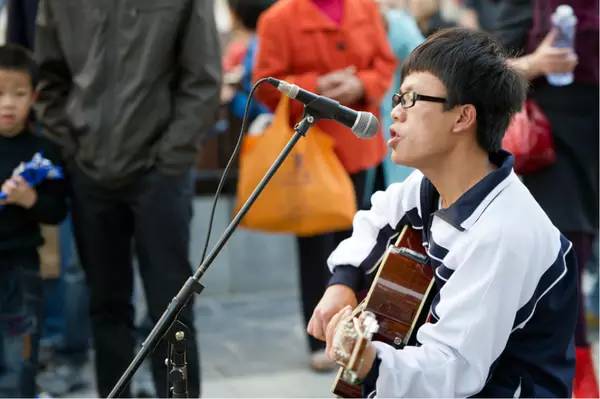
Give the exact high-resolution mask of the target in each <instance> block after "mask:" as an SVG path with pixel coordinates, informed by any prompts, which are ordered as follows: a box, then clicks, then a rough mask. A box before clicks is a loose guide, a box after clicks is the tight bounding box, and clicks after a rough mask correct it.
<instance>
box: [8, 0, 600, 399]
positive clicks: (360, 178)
mask: <svg viewBox="0 0 600 399" xmlns="http://www.w3.org/2000/svg"><path fill="white" fill-rule="evenodd" d="M80 3H81V4H80ZM107 3H108V2H107ZM112 3H115V4H117V3H118V6H115V7H112V8H111V7H108V6H100V5H98V3H94V0H80V1H79V2H73V1H63V0H46V1H40V2H38V1H37V0H0V8H2V9H3V13H5V18H6V22H7V27H6V43H12V44H14V45H19V46H22V47H23V48H27V49H29V50H30V51H31V53H24V54H26V55H27V54H33V60H35V63H36V64H37V66H38V69H36V72H32V73H31V76H30V78H31V84H32V85H35V82H37V81H38V80H39V84H38V85H37V88H38V89H39V94H33V90H32V93H30V94H31V95H32V101H31V102H32V104H33V103H34V102H35V104H33V105H32V106H33V109H34V112H32V116H31V117H29V118H28V120H27V121H26V123H25V124H24V125H23V126H21V128H22V130H23V131H26V133H27V134H31V135H32V136H38V135H42V136H44V137H45V140H46V139H48V142H49V145H51V146H52V148H54V149H55V150H56V153H57V154H58V155H57V156H56V158H55V162H56V163H57V164H60V165H62V166H63V167H64V169H65V171H66V172H67V173H66V175H67V180H66V187H64V188H63V189H62V190H63V194H62V195H64V196H65V198H66V200H65V203H66V205H65V206H68V209H69V211H68V215H67V216H66V218H65V220H64V221H63V222H61V223H60V224H59V226H50V225H49V224H47V222H53V223H56V222H59V221H60V220H46V219H44V218H37V219H35V223H36V229H37V224H40V225H41V229H40V232H39V233H37V230H36V232H34V233H31V234H32V235H34V236H36V234H37V235H39V237H40V239H39V240H38V239H37V236H36V240H34V244H31V245H30V246H25V247H23V246H22V245H21V244H15V245H13V246H8V245H4V243H3V240H7V238H6V237H8V233H7V235H6V236H5V235H2V234H3V233H2V232H3V229H2V227H1V226H0V255H1V256H2V257H4V258H5V259H12V258H11V257H13V258H15V257H16V259H20V258H19V257H20V256H21V255H22V254H24V253H27V251H29V250H31V249H32V248H34V249H35V248H37V247H38V245H39V244H41V242H42V239H41V238H43V241H44V245H43V246H42V245H39V261H36V260H33V261H31V262H30V263H31V265H32V266H35V265H36V264H39V265H40V272H39V273H37V274H36V273H34V274H36V277H33V278H31V277H29V279H30V280H36V281H38V283H39V284H38V283H30V284H29V285H28V284H24V285H23V287H21V288H20V290H21V291H22V292H21V295H22V296H24V297H34V298H35V301H38V302H39V304H37V305H36V304H34V305H31V304H28V303H27V301H24V305H23V307H22V308H19V309H17V310H18V312H21V313H20V315H21V316H23V315H27V316H28V317H29V316H32V317H35V318H36V320H38V321H34V322H33V327H31V326H29V327H28V328H24V329H20V330H19V331H18V332H15V331H13V330H14V329H11V327H10V326H9V325H8V324H7V323H4V324H2V326H1V328H2V330H1V331H0V337H1V338H2V340H0V356H4V358H3V359H2V358H0V396H35V395H38V394H39V393H40V392H45V393H47V394H49V395H52V396H57V397H60V396H65V395H68V394H69V392H72V391H73V390H76V389H78V388H80V387H81V386H82V385H85V384H90V381H87V380H86V378H85V377H84V375H83V374H82V365H83V364H84V363H86V362H89V361H90V359H91V357H90V351H91V350H92V349H93V350H94V351H95V356H94V357H93V359H94V361H95V371H96V379H97V383H98V394H99V395H100V396H106V395H107V394H108V393H109V392H110V389H111V388H112V387H113V386H114V384H115V383H116V381H117V379H118V377H119V376H120V375H121V373H122V372H123V371H124V369H125V367H126V366H127V364H128V363H129V361H130V360H131V359H132V355H133V352H134V350H135V348H136V347H137V345H139V342H140V341H141V339H142V338H143V337H144V336H145V335H146V334H147V332H148V328H149V326H151V325H153V324H154V323H156V321H157V320H158V318H159V316H160V314H161V313H162V311H163V310H164V308H165V307H166V305H167V304H168V302H169V300H170V299H171V298H172V297H173V296H174V295H175V294H176V292H177V291H178V288H179V287H180V286H181V285H182V284H183V282H184V281H185V280H186V278H187V276H188V275H189V274H190V273H191V271H192V269H191V266H190V263H189V259H188V247H189V223H190V220H191V216H192V215H191V201H192V199H193V196H194V195H201V194H202V195H205V194H210V193H211V190H213V188H214V187H215V186H216V182H217V181H218V178H219V177H220V174H221V172H222V171H223V169H224V167H225V165H226V163H227V159H228V157H229V156H230V154H231V151H232V150H233V148H234V145H235V142H236V140H237V135H238V132H239V129H240V126H241V122H242V118H243V116H244V114H245V112H246V102H247V100H248V98H249V95H250V92H251V89H252V86H253V83H254V82H256V81H257V80H258V79H261V78H264V77H269V76H272V77H275V78H278V79H285V80H288V81H290V82H293V83H295V84H297V85H299V86H300V87H302V88H304V89H306V90H309V91H312V92H315V93H319V94H322V95H324V96H327V97H330V98H333V99H334V100H337V101H339V102H340V103H342V104H344V105H346V106H348V107H351V108H354V109H356V110H361V111H367V112H371V113H373V114H375V115H376V116H377V117H378V118H379V120H380V122H381V127H380V130H379V131H378V133H377V135H376V136H375V137H374V138H373V139H372V140H368V141H364V140H360V139H358V138H357V137H355V136H354V135H353V134H352V133H351V132H350V130H349V129H346V128H344V127H342V126H341V125H339V124H337V123H336V122H332V121H321V122H319V123H318V124H317V126H318V127H319V128H320V129H321V130H322V131H324V132H326V133H327V134H328V135H329V136H330V137H332V138H333V142H334V151H335V154H336V156H337V158H338V159H339V161H340V162H341V164H342V165H343V168H344V170H345V171H346V172H347V173H348V176H349V178H350V180H351V181H352V186H353V188H354V192H355V196H356V204H357V208H358V209H365V208H368V207H369V199H370V197H371V194H372V193H373V192H375V191H377V190H381V189H384V188H385V187H387V186H388V185H389V184H392V183H395V182H400V181H402V180H403V179H404V178H406V177H407V176H408V174H409V173H410V172H411V170H410V169H409V168H407V167H404V166H400V165H396V164H394V163H392V162H391V160H390V158H389V156H387V149H386V145H385V142H386V141H387V140H388V139H389V126H390V125H391V118H390V113H391V110H392V102H391V98H392V95H393V94H394V93H396V92H398V90H399V87H400V83H401V82H400V81H399V79H400V76H399V65H400V63H401V62H402V60H403V59H405V58H406V57H407V56H408V54H409V53H410V52H411V51H412V50H413V49H414V48H415V47H417V46H418V45H419V44H420V43H421V42H422V41H423V40H424V39H425V38H426V37H428V36H429V35H431V34H433V33H435V32H436V31H438V30H440V29H445V28H450V27H457V26H458V27H464V28H468V29H477V30H484V31H487V32H490V33H491V34H493V35H495V36H496V38H497V39H498V40H499V41H500V42H501V43H502V44H503V45H504V46H505V47H506V48H507V50H508V52H509V54H511V56H512V58H511V60H510V62H512V63H513V66H514V67H515V68H517V69H518V70H519V71H521V72H522V73H523V74H524V75H525V76H526V77H527V78H528V79H529V80H530V82H531V88H530V94H529V98H530V99H533V100H535V101H536V102H537V104H538V105H539V107H540V108H541V109H542V111H543V112H544V113H545V114H546V116H547V118H548V120H549V121H550V124H551V126H552V135H553V139H554V145H555V150H556V153H557V159H556V161H555V163H553V164H552V165H550V166H547V167H546V168H544V169H541V170H538V171H535V172H532V173H529V174H527V175H524V176H523V177H522V178H523V181H524V183H525V184H526V185H527V187H528V188H529V190H530V191H531V193H532V194H533V196H534V197H535V199H536V200H537V201H538V202H539V203H540V204H541V206H542V207H543V208H544V210H545V211H546V213H547V214H548V216H549V217H550V219H551V220H552V222H553V223H554V224H555V225H556V226H557V227H558V228H559V229H560V230H561V232H563V234H565V235H566V236H567V237H568V238H569V239H570V240H571V242H572V243H573V245H574V249H575V251H576V254H577V258H578V262H579V265H580V274H582V275H583V274H584V273H586V274H587V275H589V276H590V279H592V280H593V281H594V282H593V283H592V284H590V286H591V290H583V289H580V304H581V307H580V314H579V321H578V324H577V331H576V334H575V343H576V346H577V369H576V378H575V387H574V390H575V395H576V396H577V397H597V395H598V386H597V382H596V372H595V371H594V367H593V364H592V356H591V349H590V343H589V340H588V329H591V330H594V331H595V330H597V329H598V286H599V283H598V236H597V233H598V179H599V176H598V133H599V132H598V108H599V104H598V1H597V0H589V1H583V0H562V1H557V0H548V1H544V0H215V1H214V2H212V1H207V0H164V1H161V0H135V1H130V2H120V1H113V2H112ZM561 4H569V5H571V6H572V7H573V9H574V11H575V15H576V16H577V18H578V25H577V33H576V39H575V45H574V47H573V48H571V49H560V51H556V50H559V49H557V48H556V47H555V46H554V45H553V44H554V43H553V41H552V39H553V36H552V35H553V34H555V33H553V31H552V26H551V23H550V20H551V15H552V13H553V12H555V10H556V8H557V6H558V5H561ZM8 50H10V51H13V52H14V51H16V52H17V55H10V54H12V53H11V52H10V51H8ZM8 50H7V51H8V52H7V54H9V56H10V57H13V58H15V59H16V58H19V55H18V54H19V53H18V51H17V50H18V49H15V48H10V49H8ZM7 57H8V56H7ZM1 58H2V54H1V53H0V73H1V72H2V71H4V70H7V69H8V70H11V69H17V70H22V69H19V68H21V66H22V65H23V63H25V64H26V60H27V58H26V57H25V61H23V62H22V63H21V64H18V63H17V64H18V65H17V64H11V63H10V62H12V61H11V60H13V58H10V59H9V60H8V61H6V60H3V59H1ZM19 65H21V66H19ZM24 71H28V69H27V66H26V67H25V69H24ZM553 73H574V81H573V83H571V84H570V85H566V86H554V85H552V84H549V82H548V80H547V79H546V75H549V74H553ZM0 76H2V75H1V74H0ZM26 76H28V75H26ZM2 85H3V84H2V82H0V97H1V92H2V90H5V89H4V88H3V87H2ZM6 90H8V89H6ZM280 100H281V96H280V94H279V93H278V92H277V91H276V90H275V89H274V88H272V87H267V86H266V85H263V86H261V87H259V88H258V90H257V92H256V96H255V98H254V101H253V102H252V103H251V106H250V107H249V109H248V110H247V116H248V119H249V129H248V130H249V131H251V132H261V131H262V130H264V129H265V127H266V126H267V125H268V124H269V122H270V121H271V120H272V118H273V113H275V112H278V104H279V103H280ZM2 107H3V105H2V103H0V117H1V116H2V112H3V111H2ZM302 113H303V108H302V105H301V104H300V103H296V102H292V103H290V107H289V112H288V114H287V115H286V117H287V118H288V120H289V123H290V126H293V125H294V124H295V123H296V122H298V121H299V120H300V119H301V117H302ZM0 119H1V118H0ZM1 130H2V128H1V126H0V153H3V151H4V150H3V148H2V146H3V145H5V146H7V147H6V148H9V147H8V146H9V145H12V144H14V143H13V142H14V141H15V140H14V139H13V135H18V134H23V133H21V130H19V131H18V132H16V133H13V132H12V131H11V132H10V133H5V134H2V131H1ZM9 130H10V129H9ZM9 130H7V131H9ZM9 137H10V138H11V140H9ZM9 141H11V142H10V143H9ZM36 148H37V147H36ZM50 153H52V152H49V154H50ZM28 157H29V158H30V156H29V155H28ZM27 160H29V159H21V161H27ZM2 165H3V163H2V161H1V160H0V166H2ZM11 173H12V169H11V170H6V171H5V170H0V184H4V183H5V179H6V181H9V180H10V179H11ZM235 176H236V173H235V171H234V172H233V173H232V177H230V180H228V182H229V183H230V184H229V185H228V186H227V185H226V191H228V192H229V193H233V192H234V191H235ZM15 184H16V183H15ZM43 184H46V183H43ZM2 187H3V191H4V187H5V186H4V185H3V186H2ZM39 187H40V190H39V191H40V193H41V192H42V187H44V189H45V186H43V185H40V186H39ZM23 190H24V191H23V192H24V194H23V198H27V195H28V193H29V192H28V191H25V189H23ZM40 198H42V195H41V194H40ZM24 201H25V202H23V201H20V200H15V201H14V202H12V203H10V202H9V203H8V205H12V206H15V207H25V205H23V204H27V199H25V200H24ZM29 208H31V204H30V206H29V207H27V209H29ZM33 208H35V201H34V206H33ZM33 208H32V209H33ZM2 212H3V210H2V209H0V224H1V223H3V221H4V219H3V214H2ZM65 214H66V213H65ZM198 216H200V217H202V218H203V219H204V218H205V219H206V220H207V221H208V218H209V215H196V217H198ZM18 217H19V214H17V216H15V218H18ZM23 217H27V218H30V217H29V216H23ZM60 219H62V218H60ZM28 220H29V219H28ZM165 231H166V232H168V233H166V234H165V233H164V232H165ZM11 234H12V233H11ZM350 234H351V231H350V230H346V231H331V232H326V233H323V234H316V235H311V236H298V237H297V248H298V251H297V253H298V261H299V262H298V263H299V270H298V273H299V277H300V278H299V281H300V292H301V305H302V310H303V316H304V320H305V322H306V323H308V322H309V320H310V317H311V314H312V311H313V309H314V307H315V306H316V304H317V303H318V301H319V299H320V298H321V296H322V295H323V292H324V290H325V289H326V287H327V284H329V283H330V281H329V279H330V276H331V275H330V273H329V270H328V269H327V266H326V260H327V257H328V256H329V254H330V253H331V252H332V250H333V249H335V247H336V246H337V245H338V244H339V243H340V242H341V241H342V240H343V239H344V238H346V237H348V236H349V235H350ZM7 254H8V255H7ZM15 254H16V255H15ZM23 256H24V255H23ZM27 259H29V258H27ZM36 262H37V263H36ZM3 263H6V262H3V261H2V259H0V267H2V266H4V264H3ZM13 263H14V262H13ZM17 263H18V262H17ZM134 263H135V264H137V268H138V270H139V275H138V276H137V277H134V272H133V270H134V268H133V264H134ZM165 267H168V268H169V269H168V274H167V273H166V270H165ZM3 273H4V272H0V274H3ZM3 278H7V279H8V277H3ZM134 280H135V281H136V284H135V285H136V290H140V291H141V290H143V291H144V292H145V297H146V298H148V300H147V301H146V302H147V306H146V308H147V314H139V312H138V314H137V315H136V316H135V317H134V312H135V309H134V308H135V306H134V305H135V304H134V301H133V299H132V298H133V297H134V292H133V291H134V288H133V287H134ZM2 284H4V283H2V282H0V285H2ZM38 285H39V287H37V286H38ZM580 286H581V284H580ZM35 287H37V288H35ZM40 287H41V288H40ZM2 301H3V299H0V320H3V321H4V320H7V319H6V317H8V316H10V315H11V310H10V309H9V308H8V307H7V306H8V305H7V303H8V302H2ZM35 301H34V302H35ZM7 309H8V310H7ZM7 315H8V316H7ZM180 318H181V320H183V321H184V322H185V323H186V324H187V325H188V326H191V327H192V331H193V314H192V312H191V305H188V306H187V307H186V309H185V310H184V312H182V314H181V317H180ZM15 334H16V335H17V338H18V339H19V340H21V341H22V342H25V341H26V342H29V346H27V348H29V349H28V350H27V351H26V350H24V349H23V346H22V345H20V346H18V348H20V349H21V351H22V352H23V355H22V362H21V364H16V365H15V364H14V362H7V361H6V354H7V353H10V350H9V349H8V348H12V350H14V349H15V346H14V345H16V344H15V343H13V342H12V341H11V339H12V338H15V337H14V336H15ZM9 338H11V339H9ZM21 341H20V342H21ZM11 345H12V346H11ZM307 349H308V350H309V352H310V355H311V356H310V364H309V365H307V367H310V368H312V369H313V370H315V371H317V372H318V371H329V370H332V369H333V368H334V367H335V364H333V363H332V362H331V361H330V360H329V359H328V358H327V357H326V356H325V353H324V343H323V342H321V341H318V340H316V339H314V338H312V337H310V336H308V334H307ZM165 351H166V348H165V347H163V346H161V347H160V348H159V349H158V350H157V351H156V354H155V356H153V359H152V367H151V369H152V374H153V379H154V385H152V384H150V385H148V384H138V385H137V387H134V390H133V391H126V392H125V393H124V394H125V395H126V396H146V395H149V396H154V395H159V396H164V392H166V389H167V387H166V383H165V381H164V366H163V360H164V357H165ZM15 353H16V352H15ZM188 363H189V365H188V370H189V373H190V376H191V377H190V382H191V383H190V394H191V395H192V396H197V395H198V394H199V393H200V391H201V390H200V375H201V370H200V366H199V360H198V349H197V348H196V343H195V340H194V339H193V338H192V339H191V340H190V341H189V352H188ZM36 375H37V377H36ZM32 381H37V382H35V383H34V382H32Z"/></svg>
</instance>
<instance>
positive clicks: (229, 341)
mask: <svg viewBox="0 0 600 399" xmlns="http://www.w3.org/2000/svg"><path fill="white" fill-rule="evenodd" d="M196 305H197V306H196V314H197V323H198V329H199V331H200V345H201V350H202V370H203V396H204V397H328V396H330V394H329V388H330V385H331V381H332V380H333V377H334V375H333V373H325V374H318V373H314V372H312V371H310V370H309V368H308V367H307V364H308V355H307V351H306V342H305V337H304V335H303V334H304V333H303V330H302V327H301V317H300V308H299V303H298V300H297V295H296V293H295V292H282V293H267V294H251V295H245V296H237V297H233V298H232V297H229V298H219V297H206V298H201V300H200V301H198V303H197V304H196ZM593 337H594V341H595V342H596V343H595V346H594V349H595V352H596V363H597V360H598V358H597V357H598V353H597V352H598V346H597V342H598V336H597V334H594V336H593ZM85 373H86V375H87V376H88V378H90V379H91V378H92V369H91V366H90V365H89V364H88V365H87V366H86V368H85ZM69 396H71V397H94V396H95V391H94V389H93V387H92V386H88V387H86V388H85V389H81V390H78V391H75V392H73V393H72V394H71V395H69Z"/></svg>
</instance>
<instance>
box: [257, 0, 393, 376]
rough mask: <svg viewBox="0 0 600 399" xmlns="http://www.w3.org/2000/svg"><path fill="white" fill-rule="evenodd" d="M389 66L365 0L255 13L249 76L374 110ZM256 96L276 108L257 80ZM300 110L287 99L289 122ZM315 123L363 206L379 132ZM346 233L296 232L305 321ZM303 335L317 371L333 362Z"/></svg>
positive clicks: (309, 1) (378, 155)
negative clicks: (367, 134)
mask: <svg viewBox="0 0 600 399" xmlns="http://www.w3.org/2000/svg"><path fill="white" fill-rule="evenodd" d="M395 67H396V60H395V58H394V55H393V53H392V50H391V48H390V45H389V43H388V40H387V36H386V32H385V29H384V25H383V19H382V16H381V15H380V13H379V10H378V8H377V5H376V4H375V2H373V1H372V0H280V1H278V2H277V3H275V4H274V5H273V6H272V7H271V8H269V9H268V10H267V11H266V12H265V13H263V14H262V15H261V18H260V19H259V23H258V53H257V58H256V65H255V69H254V74H253V76H254V80H255V81H256V80H258V79H260V78H264V77H267V76H271V77H274V78H277V79H285V80H287V81H291V82H293V83H294V84H296V85H298V86H300V87H302V88H303V89H306V90H309V91H312V92H315V93H318V94H321V95H323V96H327V97H330V98H333V99H334V100H337V101H339V102H340V103H342V104H343V105H345V106H348V107H351V108H353V109H356V110H360V111H367V112H371V113H373V114H375V115H376V116H378V114H379V108H380V105H381V101H382V100H383V96H384V94H385V93H386V91H387V90H388V88H389V87H390V84H391V81H392V76H393V73H394V71H395ZM257 97H258V99H259V100H260V101H262V102H263V103H264V104H266V105H267V106H268V107H269V108H271V109H272V110H275V108H276V107H277V104H278V102H279V99H280V94H279V92H277V90H276V89H274V88H273V87H267V85H263V86H261V87H260V88H259V89H258V90H257ZM390 101H391V99H390ZM302 113H303V105H302V104H301V103H299V102H296V101H292V102H291V107H290V125H293V124H294V123H296V122H297V121H299V120H300V118H301V116H302ZM317 126H318V127H319V128H321V129H322V130H323V131H324V132H326V133H328V134H330V135H331V137H333V139H334V141H335V152H336V155H337V156H338V158H339V159H340V161H341V163H342V164H343V166H344V168H345V169H346V171H347V172H348V173H349V175H350V177H351V179H352V182H353V184H354V188H355V192H356V197H357V204H358V207H359V208H364V207H365V205H366V204H363V202H364V201H363V198H365V189H366V187H365V186H366V175H367V171H368V170H369V169H371V168H374V167H376V166H377V165H379V164H380V163H381V162H382V160H383V158H384V157H385V155H386V146H385V144H384V139H383V136H382V134H381V131H379V132H378V133H377V135H376V136H375V137H374V138H372V139H370V140H361V139H358V138H357V137H355V136H354V135H353V134H352V132H351V131H350V129H348V128H346V127H345V126H343V125H341V124H339V123H337V122H334V121H329V120H327V121H320V122H319V123H318V124H317ZM324 189H325V187H324ZM349 235H350V231H342V232H331V233H328V234H321V235H316V236H310V237H298V250H299V251H298V252H299V258H300V259H299V263H300V283H301V291H302V305H303V313H304V320H305V323H308V321H309V320H310V317H311V315H312V311H313V309H314V307H315V306H316V304H317V303H318V301H319V299H320V297H321V296H322V294H323V292H324V291H325V288H326V285H327V281H328V279H329V276H330V274H329V271H328V269H327V266H326V260H327V257H328V256H329V254H330V253H331V252H332V250H333V249H334V248H335V247H336V246H337V244H338V243H339V242H341V241H342V240H343V239H345V238H346V237H348V236H349ZM308 340H309V346H310V350H311V367H312V368H313V369H315V370H317V371H319V370H329V369H331V368H333V367H334V364H333V363H332V362H331V361H330V360H328V359H327V357H326V356H325V353H324V350H323V349H324V344H323V343H322V342H320V341H318V340H316V339H314V338H312V337H308Z"/></svg>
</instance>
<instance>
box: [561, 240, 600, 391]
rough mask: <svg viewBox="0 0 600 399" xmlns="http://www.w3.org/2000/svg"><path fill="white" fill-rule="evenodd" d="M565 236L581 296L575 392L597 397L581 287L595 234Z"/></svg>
mask: <svg viewBox="0 0 600 399" xmlns="http://www.w3.org/2000/svg"><path fill="white" fill-rule="evenodd" d="M564 234H565V236H566V237H567V238H568V239H569V240H570V241H571V242H572V243H573V251H575V256H576V257H577V265H578V273H579V279H578V284H577V291H578V292H577V294H578V296H579V310H578V312H577V325H576V327H575V349H576V359H575V380H574V382H573V394H574V396H575V397H578V398H584V397H585V398H588V397H593V398H597V397H598V396H599V391H598V381H597V379H596V372H595V371H594V365H593V361H592V355H591V348H590V344H589V342H588V339H587V328H586V324H585V301H584V300H583V292H582V289H581V276H582V275H583V270H584V269H585V266H586V265H587V262H588V261H589V259H590V257H591V254H592V244H593V239H594V236H593V235H592V234H586V233H580V232H565V233H564Z"/></svg>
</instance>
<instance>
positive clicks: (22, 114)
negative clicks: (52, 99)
mask: <svg viewBox="0 0 600 399" xmlns="http://www.w3.org/2000/svg"><path fill="white" fill-rule="evenodd" d="M36 80H37V68H36V65H35V63H34V62H33V59H32V57H31V56H30V54H29V53H28V52H27V50H25V49H23V48H21V47H19V46H14V45H6V46H1V47H0V186H1V187H0V190H1V191H2V192H3V193H4V194H5V195H6V198H5V199H4V200H0V206H2V207H1V209H0V396H1V397H33V396H34V395H35V373H36V368H37V348H38V341H39V333H40V331H39V325H40V323H39V312H40V311H41V279H40V271H39V258H38V253H37V247H38V246H40V245H41V244H42V241H43V240H42V237H41V236H40V230H39V224H40V223H48V224H56V223H59V222H60V221H61V220H62V219H63V218H64V217H65V215H66V203H65V198H64V192H65V190H64V183H63V182H62V180H46V181H44V182H42V183H41V184H39V185H38V186H36V187H35V188H33V187H31V186H30V185H29V184H28V183H27V182H26V181H25V180H24V179H23V178H22V177H20V176H13V171H14V170H15V168H17V167H18V166H19V165H20V164H21V163H22V162H27V161H30V160H31V159H32V157H33V155H34V154H35V153H36V152H40V153H42V154H43V156H44V157H45V158H47V159H49V160H51V161H52V162H53V163H55V164H56V163H57V161H58V157H57V156H56V151H54V150H53V148H52V147H51V145H50V143H49V142H47V141H46V140H45V139H43V138H41V137H38V136H35V135H34V134H32V132H31V131H30V129H29V128H28V126H27V125H28V120H29V113H30V110H31V106H32V104H33V102H34V101H35V98H36V91H35V86H36Z"/></svg>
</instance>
